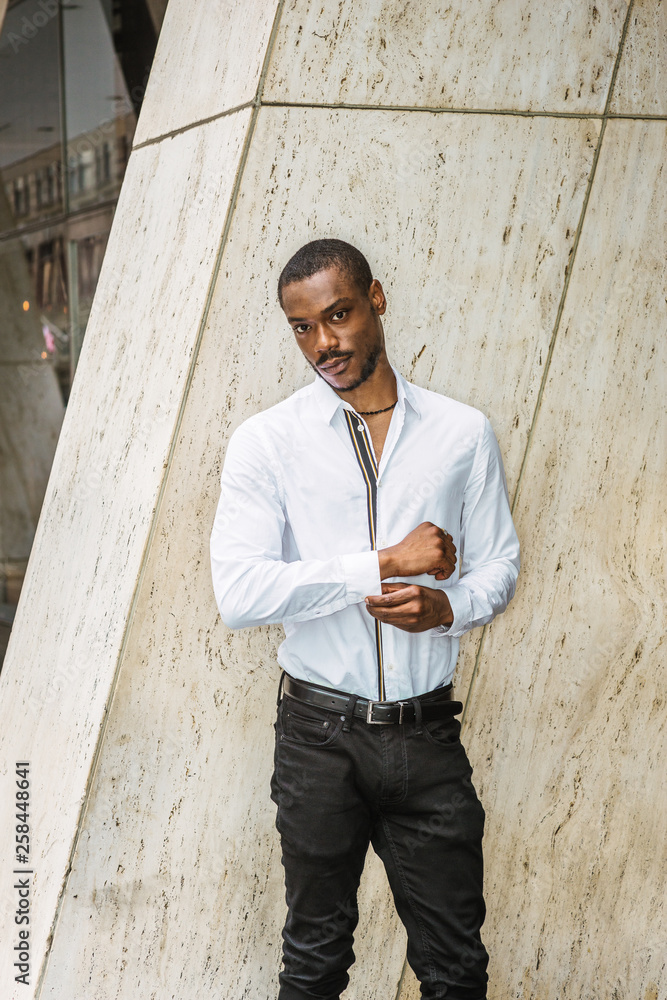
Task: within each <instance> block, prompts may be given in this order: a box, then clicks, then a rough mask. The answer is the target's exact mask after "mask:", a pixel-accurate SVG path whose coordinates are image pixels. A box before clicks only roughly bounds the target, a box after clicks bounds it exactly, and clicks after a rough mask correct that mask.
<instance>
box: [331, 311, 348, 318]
mask: <svg viewBox="0 0 667 1000" xmlns="http://www.w3.org/2000/svg"><path fill="white" fill-rule="evenodd" d="M344 315H345V310H344V309H339V310H338V312H336V313H334V314H333V316H332V319H342V318H343V316H344Z"/></svg>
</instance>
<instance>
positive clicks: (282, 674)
mask: <svg viewBox="0 0 667 1000" xmlns="http://www.w3.org/2000/svg"><path fill="white" fill-rule="evenodd" d="M284 680H285V671H284V670H281V671H280V683H279V684H278V697H277V698H276V705H278V706H279V705H280V699H281V697H282V693H283V682H284Z"/></svg>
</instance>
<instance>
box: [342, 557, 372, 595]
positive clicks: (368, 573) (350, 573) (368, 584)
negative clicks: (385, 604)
mask: <svg viewBox="0 0 667 1000" xmlns="http://www.w3.org/2000/svg"><path fill="white" fill-rule="evenodd" d="M340 561H341V563H342V566H343V576H344V578H345V586H346V591H347V601H348V604H361V602H362V601H363V600H364V599H365V598H366V597H370V595H371V594H373V595H377V594H381V593H382V581H381V579H380V559H379V557H378V554H377V552H360V553H355V554H354V555H349V556H341V557H340Z"/></svg>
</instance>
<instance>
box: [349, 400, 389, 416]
mask: <svg viewBox="0 0 667 1000" xmlns="http://www.w3.org/2000/svg"><path fill="white" fill-rule="evenodd" d="M396 403H398V400H396ZM396 403H392V404H391V406H385V408H384V410H357V413H358V414H359V416H360V417H374V416H375V415H376V414H378V413H386V412H387V411H388V410H393V409H394V407H395V406H396Z"/></svg>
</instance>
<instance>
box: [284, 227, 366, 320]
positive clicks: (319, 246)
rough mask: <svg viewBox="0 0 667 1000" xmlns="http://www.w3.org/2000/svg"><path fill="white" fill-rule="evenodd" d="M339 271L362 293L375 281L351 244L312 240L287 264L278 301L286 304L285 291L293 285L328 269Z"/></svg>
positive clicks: (359, 252) (364, 260)
mask: <svg viewBox="0 0 667 1000" xmlns="http://www.w3.org/2000/svg"><path fill="white" fill-rule="evenodd" d="M330 267H337V268H338V269H339V270H340V271H342V272H343V273H344V274H346V275H348V276H349V277H350V278H352V280H353V281H354V283H355V284H356V285H357V287H358V288H359V289H360V291H362V292H364V293H365V292H367V291H368V289H369V288H370V286H371V282H372V281H373V275H372V272H371V269H370V266H369V264H368V261H367V260H366V258H365V257H364V255H363V254H362V252H361V250H357V248H356V247H353V246H352V244H351V243H346V242H345V240H313V241H312V242H311V243H306V245H305V246H302V247H301V249H300V250H297V252H296V253H295V254H294V256H293V257H290V259H289V260H288V261H287V263H286V264H285V266H284V268H283V269H282V271H281V274H280V277H279V278H278V301H279V302H280V304H281V305H282V304H283V288H284V287H285V285H291V284H292V282H293V281H303V279H304V278H311V277H312V276H313V275H314V274H318V273H319V272H320V271H326V270H327V268H330Z"/></svg>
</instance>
